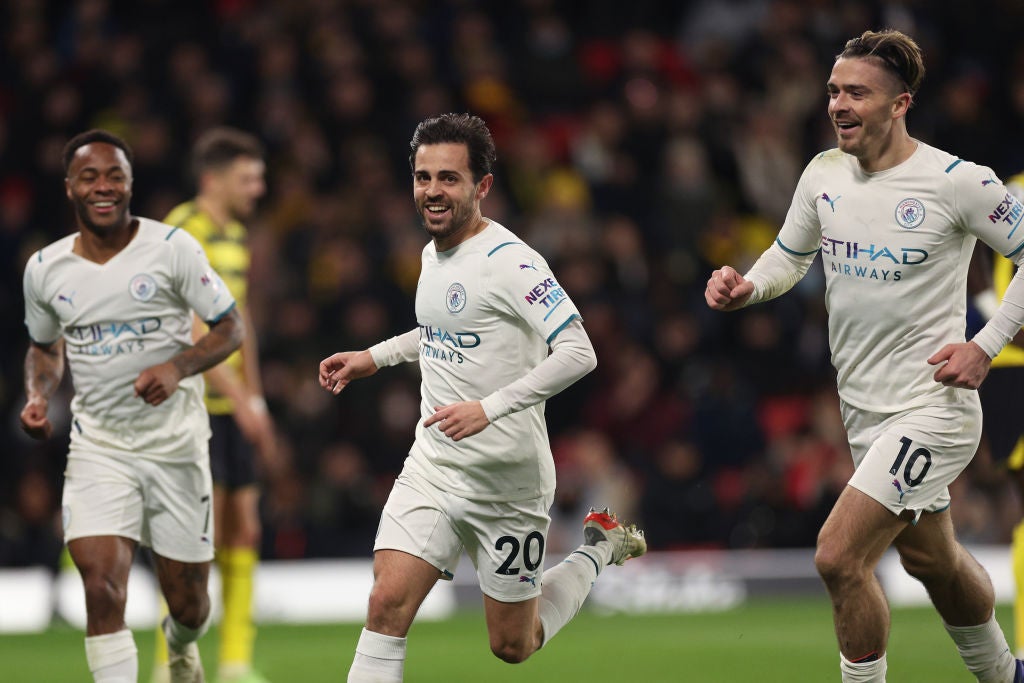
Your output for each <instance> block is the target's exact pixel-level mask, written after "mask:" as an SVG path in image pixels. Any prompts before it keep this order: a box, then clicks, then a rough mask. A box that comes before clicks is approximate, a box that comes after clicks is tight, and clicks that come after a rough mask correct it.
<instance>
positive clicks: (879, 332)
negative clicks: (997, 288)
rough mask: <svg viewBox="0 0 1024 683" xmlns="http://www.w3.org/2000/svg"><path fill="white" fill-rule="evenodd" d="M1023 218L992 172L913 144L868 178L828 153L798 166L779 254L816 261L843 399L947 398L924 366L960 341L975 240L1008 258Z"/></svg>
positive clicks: (876, 405)
mask: <svg viewBox="0 0 1024 683" xmlns="http://www.w3.org/2000/svg"><path fill="white" fill-rule="evenodd" d="M1022 218H1024V205H1022V204H1021V202H1020V201H1018V200H1017V199H1016V198H1014V197H1013V196H1012V195H1011V194H1009V193H1008V192H1007V191H1006V188H1005V187H1004V186H1003V184H1002V182H1000V181H999V179H998V178H996V176H995V174H994V173H993V172H992V171H991V170H990V169H988V168H986V167H984V166H979V165H977V164H974V163H971V162H969V161H964V160H961V159H957V158H956V157H954V156H952V155H950V154H948V153H946V152H943V151H941V150H939V149H936V148H934V147H931V146H929V145H926V144H923V143H921V142H918V147H917V150H916V151H915V152H914V154H913V155H912V156H911V157H910V158H909V159H907V160H906V161H905V162H903V163H902V164H900V165H899V166H896V167H894V168H890V169H887V170H885V171H879V172H877V173H865V172H864V171H863V170H862V169H861V167H860V165H859V164H858V162H857V160H856V158H854V157H853V156H851V155H849V154H845V153H843V152H840V151H839V150H837V149H833V150H830V151H827V152H824V153H822V154H820V155H818V156H817V157H815V158H814V159H813V160H812V161H811V162H810V163H809V164H808V165H807V168H806V169H805V170H804V173H803V175H802V177H801V178H800V182H799V184H798V186H797V189H796V193H795V195H794V198H793V204H792V205H791V207H790V209H789V214H788V215H787V217H786V222H785V224H784V225H783V227H782V230H781V231H780V232H779V236H778V240H777V244H778V246H780V247H781V248H782V249H784V250H785V251H787V252H789V253H790V254H796V255H804V256H807V255H810V254H813V253H817V252H819V251H820V253H821V258H822V263H823V265H824V269H825V281H826V291H825V303H826V306H827V308H828V314H829V342H830V345H831V348H832V362H833V365H835V368H836V370H837V372H838V387H839V394H840V396H841V397H842V398H843V400H844V401H847V402H848V403H850V404H852V405H854V406H856V407H858V408H862V409H865V410H871V411H877V412H895V411H900V410H904V409H906V408H910V407H914V406H919V405H923V404H926V403H929V402H933V401H934V400H935V394H936V393H939V392H943V391H947V389H946V388H945V387H944V386H943V385H942V384H939V383H937V382H935V381H934V379H933V378H932V376H933V374H934V373H935V370H936V367H934V366H931V365H929V364H928V362H927V359H928V358H929V357H930V356H931V355H932V354H934V353H935V352H936V351H938V350H939V349H940V348H942V347H943V346H944V345H946V344H948V343H956V342H963V341H964V335H965V332H966V329H965V327H966V321H965V316H966V305H967V304H966V282H967V267H968V263H969V262H970V259H971V253H972V252H973V250H974V244H975V239H976V237H978V238H981V239H982V240H984V241H985V242H986V243H987V244H989V245H990V246H991V247H992V248H993V249H995V250H996V251H998V252H999V253H1001V254H1004V255H1006V256H1010V257H1016V255H1017V254H1018V253H1019V252H1020V250H1021V249H1022V248H1024V229H1021V228H1020V225H1021V219H1022Z"/></svg>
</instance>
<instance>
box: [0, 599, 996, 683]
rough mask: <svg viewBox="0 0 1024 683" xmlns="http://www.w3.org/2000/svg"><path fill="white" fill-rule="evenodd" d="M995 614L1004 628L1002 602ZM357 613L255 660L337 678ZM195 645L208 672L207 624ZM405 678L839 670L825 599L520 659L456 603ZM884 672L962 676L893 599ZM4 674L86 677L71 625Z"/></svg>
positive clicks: (1, 647)
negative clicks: (508, 657) (502, 651)
mask: <svg viewBox="0 0 1024 683" xmlns="http://www.w3.org/2000/svg"><path fill="white" fill-rule="evenodd" d="M998 617H999V621H1000V623H1001V624H1003V626H1004V627H1005V628H1006V629H1007V630H1009V629H1010V628H1011V627H1012V623H1013V621H1012V618H1011V613H1010V609H1009V607H1006V606H1000V608H999V611H998ZM359 629H360V627H359V625H357V624H331V625H316V626H283V625H265V626H262V627H260V631H259V639H258V641H257V646H256V661H257V665H258V667H259V669H260V670H261V671H262V672H263V674H264V675H265V676H266V677H267V678H269V679H270V680H271V681H273V682H274V683H320V682H323V683H327V682H331V683H337V682H339V681H344V680H345V675H346V672H347V671H348V665H349V663H350V662H351V659H352V651H353V648H354V647H355V643H356V639H357V638H358V637H359ZM135 641H136V644H137V645H138V647H139V663H140V669H139V671H140V676H139V680H140V683H147V682H148V679H149V672H150V667H151V662H152V649H153V633H152V631H137V632H136V634H135ZM201 649H202V652H203V661H204V663H205V664H206V670H207V672H208V680H209V681H211V683H215V676H214V675H213V674H214V672H215V671H216V631H215V630H213V631H211V633H209V634H208V635H207V636H206V637H204V638H203V641H202V644H201ZM405 673H406V675H405V680H406V681H408V682H409V683H421V682H422V683H430V682H436V683H453V682H455V683H464V682H473V681H483V682H485V683H504V682H512V681H516V682H520V681H530V683H544V682H545V681H551V682H552V683H555V682H557V683H567V682H575V681H595V682H596V681H618V682H622V683H638V682H639V683H663V682H664V683H669V682H679V681H683V682H687V683H743V682H750V683H776V682H777V683H794V682H795V683H818V682H825V681H836V682H837V681H839V667H838V654H837V650H836V645H835V640H834V638H833V633H832V620H831V613H830V608H829V605H828V604H827V602H825V601H824V600H796V601H756V602H751V603H749V604H747V605H744V606H742V607H740V608H737V609H733V610H729V611H726V612H718V613H706V614H678V615H676V614H674V615H659V616H626V615H610V616H605V615H599V614H595V613H593V612H588V611H584V612H583V613H582V614H580V615H579V616H578V617H577V618H576V619H575V620H573V621H572V622H571V623H570V624H569V625H568V626H566V627H565V628H564V629H563V630H562V631H561V632H560V633H559V634H558V636H557V637H556V638H555V639H554V640H553V641H552V642H551V644H550V646H549V647H546V648H544V649H543V650H541V651H540V652H538V653H537V654H535V655H534V656H533V657H531V658H530V659H529V660H528V661H527V662H525V663H523V664H519V665H509V664H505V663H503V662H501V661H499V660H497V659H495V658H494V657H493V656H492V655H491V654H490V651H489V650H488V647H487V634H486V631H485V627H484V620H483V614H482V613H480V612H467V613H463V614H459V615H458V616H456V617H454V618H452V619H449V620H446V621H442V622H432V623H427V622H424V623H419V624H416V625H414V626H413V629H412V632H411V633H410V638H409V650H408V658H407V660H406V667H405ZM888 679H889V680H890V681H893V683H947V682H949V683H957V682H963V683H970V681H973V680H974V678H973V677H972V676H970V675H969V674H968V673H967V671H966V669H964V667H963V664H962V663H961V662H960V659H959V657H958V656H957V655H956V651H955V649H954V647H953V643H952V641H950V639H949V637H948V636H947V635H946V633H945V631H944V630H943V628H942V624H941V623H940V621H939V618H938V616H937V615H936V614H935V613H934V612H933V611H932V610H930V609H924V608H922V609H917V608H915V609H897V610H894V611H893V619H892V634H891V639H890V644H889V675H888ZM0 680H2V681H4V682H5V683H37V682H46V683H76V682H78V681H83V682H87V681H90V680H91V678H90V677H89V673H88V670H87V668H86V665H85V651H84V647H83V645H82V633H81V632H79V631H75V630H72V629H69V628H53V629H51V630H49V631H48V632H46V633H45V634H41V635H2V636H0Z"/></svg>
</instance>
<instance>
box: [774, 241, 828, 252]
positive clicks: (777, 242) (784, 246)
mask: <svg viewBox="0 0 1024 683" xmlns="http://www.w3.org/2000/svg"><path fill="white" fill-rule="evenodd" d="M775 243H776V244H778V245H779V247H780V248H781V249H782V250H783V251H784V252H786V253H787V254H792V255H793V256H810V255H811V254H817V253H818V252H819V251H821V248H820V247H819V248H817V249H812V250H811V251H794V250H792V249H790V248H789V247H787V246H786V245H785V244H783V243H782V240H781V239H779V238H778V237H776V238H775Z"/></svg>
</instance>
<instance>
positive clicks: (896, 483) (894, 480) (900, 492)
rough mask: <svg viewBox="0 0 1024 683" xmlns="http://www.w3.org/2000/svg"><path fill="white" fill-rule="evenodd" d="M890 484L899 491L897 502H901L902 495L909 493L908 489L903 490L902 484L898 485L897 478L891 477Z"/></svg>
mask: <svg viewBox="0 0 1024 683" xmlns="http://www.w3.org/2000/svg"><path fill="white" fill-rule="evenodd" d="M892 485H893V486H895V487H896V490H897V491H898V492H899V494H900V500H899V502H901V503H902V502H903V496H905V495H907V494H908V493H910V489H907V490H906V491H904V490H903V486H902V485H900V480H899V479H893V480H892Z"/></svg>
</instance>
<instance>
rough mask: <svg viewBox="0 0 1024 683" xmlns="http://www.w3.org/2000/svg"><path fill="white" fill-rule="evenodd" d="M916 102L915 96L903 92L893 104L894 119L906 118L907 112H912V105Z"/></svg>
mask: <svg viewBox="0 0 1024 683" xmlns="http://www.w3.org/2000/svg"><path fill="white" fill-rule="evenodd" d="M913 101H914V96H913V95H911V94H910V93H908V92H901V93H900V94H899V95H897V96H896V99H895V101H894V102H893V111H892V114H893V118H899V117H901V116H906V115H907V112H908V111H910V104H911V103H912V102H913Z"/></svg>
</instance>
